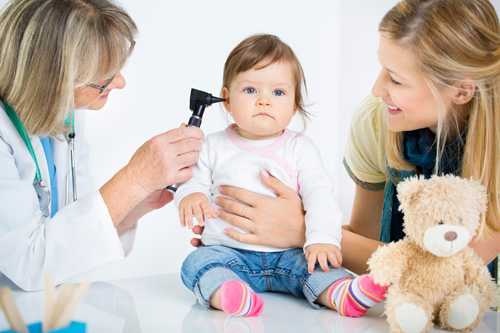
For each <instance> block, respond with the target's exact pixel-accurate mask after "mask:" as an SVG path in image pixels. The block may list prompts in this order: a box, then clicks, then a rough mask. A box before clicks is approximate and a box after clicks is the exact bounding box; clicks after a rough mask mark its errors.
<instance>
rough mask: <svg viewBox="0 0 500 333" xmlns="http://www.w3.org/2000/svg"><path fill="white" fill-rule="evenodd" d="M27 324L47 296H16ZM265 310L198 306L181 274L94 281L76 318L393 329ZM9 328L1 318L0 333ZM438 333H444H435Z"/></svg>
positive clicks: (175, 328) (381, 323) (127, 328)
mask: <svg viewBox="0 0 500 333" xmlns="http://www.w3.org/2000/svg"><path fill="white" fill-rule="evenodd" d="M14 296H15V298H16V302H17V304H18V307H19V309H20V311H21V312H22V315H23V317H24V318H25V320H26V321H27V322H33V321H37V320H40V319H41V317H42V307H43V306H42V304H43V293H25V292H15V293H14ZM263 297H264V301H265V308H264V312H263V314H262V315H261V316H260V317H258V318H231V317H228V316H226V315H225V314H224V313H222V312H220V311H215V310H205V309H203V308H201V307H200V306H199V305H197V304H196V302H195V298H194V296H193V295H192V294H191V293H190V292H189V291H188V290H187V289H185V288H184V286H183V285H182V283H181V281H180V278H179V277H178V276H177V275H176V274H167V275H157V276H151V277H143V278H134V279H126V280H119V281H112V282H95V283H93V284H92V286H91V288H90V290H89V292H88V294H87V295H86V297H85V298H84V300H83V301H82V303H81V304H80V306H79V307H78V309H77V312H76V314H75V316H74V319H76V320H82V321H85V322H86V323H87V325H88V330H87V332H88V333H94V332H95V333H97V332H99V333H100V332H106V333H113V332H120V333H122V332H123V333H138V332H147V333H149V332H184V333H211V332H225V333H240V332H241V333H244V332H254V333H263V332H287V333H293V332H336V333H343V332H346V333H347V332H348V333H358V332H359V333H361V332H363V333H379V332H380V333H381V332H387V331H388V326H387V324H386V322H385V320H384V318H383V317H381V316H380V312H381V311H382V307H381V306H379V307H378V308H375V309H373V310H372V311H370V313H369V315H368V316H366V317H363V318H345V317H341V316H339V315H338V314H337V313H335V312H333V311H330V310H326V309H322V310H314V309H312V308H311V307H310V306H309V305H308V304H307V302H306V301H305V300H304V299H298V298H294V297H292V296H288V295H282V294H273V293H266V294H263ZM6 328H7V324H6V322H5V319H4V318H3V316H2V315H0V331H1V330H3V329H6ZM435 332H440V331H439V330H435ZM475 332H481V333H492V332H500V315H499V314H498V313H494V312H489V313H487V315H486V317H485V318H484V320H483V322H482V323H481V325H480V326H479V327H478V328H477V329H476V331H475Z"/></svg>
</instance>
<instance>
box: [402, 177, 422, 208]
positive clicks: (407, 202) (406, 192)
mask: <svg viewBox="0 0 500 333" xmlns="http://www.w3.org/2000/svg"><path fill="white" fill-rule="evenodd" d="M426 182H427V180H425V179H424V178H423V177H422V178H419V177H411V178H408V179H406V180H405V181H402V182H401V183H399V184H398V199H399V202H400V206H401V208H402V209H403V210H406V209H407V208H409V207H411V206H412V205H414V204H415V203H416V202H418V200H419V198H420V194H421V192H422V189H423V188H424V187H425V184H426Z"/></svg>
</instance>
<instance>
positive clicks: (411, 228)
mask: <svg viewBox="0 0 500 333" xmlns="http://www.w3.org/2000/svg"><path fill="white" fill-rule="evenodd" d="M398 198H399V200H400V202H401V210H402V211H403V213H404V230H405V233H406V238H405V239H403V240H401V241H399V242H395V243H390V244H387V245H385V246H382V247H380V248H379V249H378V250H377V251H376V252H375V253H374V254H373V256H372V257H371V258H370V260H369V262H368V265H369V268H370V272H371V274H372V276H373V278H374V280H375V282H376V283H379V284H382V285H390V287H389V290H388V293H387V301H386V307H385V312H386V315H387V321H388V323H389V326H390V328H391V332H403V330H402V328H401V327H400V326H399V325H398V322H397V320H396V318H395V316H396V315H395V310H396V308H397V307H398V306H399V305H401V304H403V303H412V304H414V305H417V306H418V307H420V308H421V309H422V310H423V311H424V312H425V314H426V315H427V318H429V321H428V322H427V323H426V325H425V328H424V329H423V330H422V332H426V331H428V330H429V329H430V328H431V327H432V323H433V322H434V323H436V324H437V325H439V326H440V327H441V328H444V329H448V330H452V331H457V332H469V331H471V330H472V329H473V328H474V327H476V326H477V325H478V324H479V322H480V320H481V318H482V317H483V315H484V313H485V312H486V311H487V310H488V308H489V307H490V306H491V305H492V301H493V299H494V294H495V285H494V283H493V282H492V280H491V277H490V274H489V272H488V270H487V268H486V266H485V265H484V263H483V262H482V260H481V259H480V258H479V257H478V256H477V255H476V254H475V253H474V251H473V250H472V249H471V248H469V247H468V246H466V247H465V248H464V249H463V250H461V251H460V252H458V253H456V254H454V255H451V256H449V257H438V256H436V255H434V254H432V253H431V252H429V251H427V250H426V249H425V246H424V241H423V239H424V234H425V233H426V231H427V230H428V229H429V228H432V227H435V226H438V225H440V224H445V225H453V226H462V227H465V228H466V229H467V231H469V233H470V235H472V236H474V235H476V234H477V232H478V230H479V227H480V225H481V215H482V214H484V213H485V211H486V200H487V199H486V193H485V189H484V187H483V186H482V185H481V184H479V183H478V182H474V181H471V180H466V179H463V178H459V177H456V176H440V177H438V176H434V177H432V178H431V179H427V180H426V179H423V178H417V177H414V178H411V179H409V180H406V181H404V182H402V183H400V184H399V185H398ZM464 294H470V295H472V296H473V297H474V299H475V300H476V301H477V302H478V304H479V315H478V316H477V318H476V319H475V320H474V322H473V323H471V324H470V325H469V326H467V327H465V328H463V329H461V330H457V329H453V328H452V327H451V326H450V325H449V323H448V319H447V318H448V314H449V310H450V304H451V303H452V302H453V301H454V300H456V299H457V297H458V296H460V295H464Z"/></svg>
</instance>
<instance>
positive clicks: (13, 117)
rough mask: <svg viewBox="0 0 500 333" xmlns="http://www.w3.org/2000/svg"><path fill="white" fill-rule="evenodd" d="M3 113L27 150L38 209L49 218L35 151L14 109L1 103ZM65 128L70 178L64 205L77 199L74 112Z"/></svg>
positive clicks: (47, 201)
mask: <svg viewBox="0 0 500 333" xmlns="http://www.w3.org/2000/svg"><path fill="white" fill-rule="evenodd" d="M2 104H3V106H4V109H5V112H6V113H7V116H8V117H9V119H10V121H11V122H12V124H13V125H14V127H15V128H16V130H17V132H18V133H19V136H20V137H21V139H22V140H23V142H24V144H25V145H26V148H27V149H28V151H29V153H30V155H31V158H32V159H33V162H35V168H36V173H35V179H34V180H33V187H34V189H35V192H36V194H37V196H38V201H39V203H40V209H41V210H42V214H43V216H45V217H49V216H50V212H49V206H50V190H49V187H48V186H47V184H46V183H45V182H44V181H43V179H42V172H41V169H40V164H39V163H38V159H37V157H36V154H35V150H34V149H33V145H32V144H31V139H30V137H29V135H28V132H27V131H26V128H25V127H24V124H23V123H22V121H21V120H20V119H19V117H18V116H17V114H16V112H15V111H14V109H13V108H12V107H11V106H10V105H9V104H8V103H5V102H3V101H2ZM64 124H65V126H66V127H67V128H68V132H67V134H66V135H65V137H66V141H67V142H68V154H69V163H70V165H69V169H70V173H71V174H70V177H68V178H67V179H66V204H68V203H70V201H71V199H72V201H73V202H75V201H76V200H77V199H78V196H77V188H76V163H75V115H74V111H72V112H70V113H69V115H68V116H67V117H66V119H65V121H64ZM70 180H71V187H72V191H71V192H72V198H70V196H69V192H70V191H69V188H70V185H69V182H70Z"/></svg>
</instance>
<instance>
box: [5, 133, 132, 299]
mask: <svg viewBox="0 0 500 333" xmlns="http://www.w3.org/2000/svg"><path fill="white" fill-rule="evenodd" d="M14 153H15V152H14V150H13V148H12V146H11V145H10V144H9V143H7V142H6V141H5V139H4V138H3V137H2V135H1V133H0V273H1V274H3V275H4V276H5V277H7V278H8V279H9V280H11V281H12V282H13V283H14V284H16V285H17V286H18V287H19V288H21V289H24V290H40V289H42V288H43V283H42V282H43V275H44V273H45V272H46V273H49V274H51V275H52V277H53V278H54V280H55V282H56V283H57V284H60V283H62V282H65V281H66V280H68V279H70V278H71V277H74V276H77V275H79V274H82V273H85V272H88V271H90V270H92V269H95V268H97V267H99V266H102V265H104V264H106V263H109V262H111V261H114V260H117V259H121V258H123V257H124V255H125V253H124V249H123V247H122V243H121V242H120V238H119V237H118V234H117V232H116V229H115V227H114V225H113V223H112V221H111V217H110V216H109V213H108V210H107V207H106V205H105V203H104V201H103V199H102V197H101V195H100V193H99V192H98V191H92V192H89V193H88V194H86V195H83V196H81V197H80V198H79V200H78V201H77V202H74V203H72V204H70V205H68V206H66V207H62V208H61V209H60V210H59V211H58V213H57V214H56V215H55V216H54V217H53V218H52V219H50V218H45V217H43V215H42V213H41V210H40V206H39V203H38V199H37V195H36V193H35V190H34V188H33V180H32V179H27V178H26V177H24V178H23V177H22V175H21V171H20V170H19V169H18V167H17V165H16V160H15V158H14Z"/></svg>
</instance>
